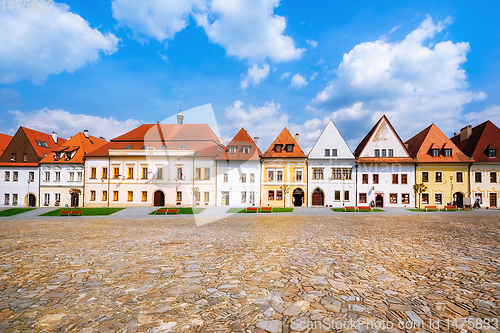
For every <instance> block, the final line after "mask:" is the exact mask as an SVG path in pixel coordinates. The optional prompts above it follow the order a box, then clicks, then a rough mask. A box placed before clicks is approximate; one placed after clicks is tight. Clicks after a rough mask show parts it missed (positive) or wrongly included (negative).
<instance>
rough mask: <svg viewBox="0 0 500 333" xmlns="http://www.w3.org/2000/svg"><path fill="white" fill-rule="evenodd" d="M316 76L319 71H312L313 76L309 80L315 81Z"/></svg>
mask: <svg viewBox="0 0 500 333" xmlns="http://www.w3.org/2000/svg"><path fill="white" fill-rule="evenodd" d="M316 76H318V73H317V72H315V73H312V75H311V77H310V78H309V81H313V80H314V79H315V78H316Z"/></svg>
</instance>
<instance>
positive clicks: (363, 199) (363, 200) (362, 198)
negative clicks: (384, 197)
mask: <svg viewBox="0 0 500 333" xmlns="http://www.w3.org/2000/svg"><path fill="white" fill-rule="evenodd" d="M359 203H366V193H360V194H359Z"/></svg>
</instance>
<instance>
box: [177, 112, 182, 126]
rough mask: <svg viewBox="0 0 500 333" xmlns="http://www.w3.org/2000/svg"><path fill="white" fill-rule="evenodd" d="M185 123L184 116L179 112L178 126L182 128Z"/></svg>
mask: <svg viewBox="0 0 500 333" xmlns="http://www.w3.org/2000/svg"><path fill="white" fill-rule="evenodd" d="M183 123H184V115H183V114H182V112H180V111H179V113H178V114H177V126H181V125H182V124H183Z"/></svg>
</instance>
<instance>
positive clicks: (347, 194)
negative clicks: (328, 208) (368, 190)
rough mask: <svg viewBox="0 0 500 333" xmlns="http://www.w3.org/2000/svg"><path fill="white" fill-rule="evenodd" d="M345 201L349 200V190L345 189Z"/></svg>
mask: <svg viewBox="0 0 500 333" xmlns="http://www.w3.org/2000/svg"><path fill="white" fill-rule="evenodd" d="M344 201H349V191H344Z"/></svg>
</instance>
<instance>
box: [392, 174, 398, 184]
mask: <svg viewBox="0 0 500 333" xmlns="http://www.w3.org/2000/svg"><path fill="white" fill-rule="evenodd" d="M392 183H393V184H399V175H398V174H393V175H392Z"/></svg>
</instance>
